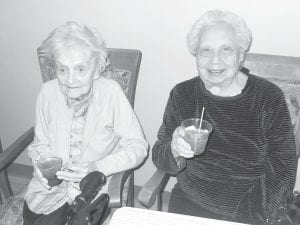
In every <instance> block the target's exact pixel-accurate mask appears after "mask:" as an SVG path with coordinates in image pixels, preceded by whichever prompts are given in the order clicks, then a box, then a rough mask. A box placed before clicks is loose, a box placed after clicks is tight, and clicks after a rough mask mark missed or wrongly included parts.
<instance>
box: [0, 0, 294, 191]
mask: <svg viewBox="0 0 300 225" xmlns="http://www.w3.org/2000/svg"><path fill="white" fill-rule="evenodd" d="M299 6H300V3H298V1H297V0H294V1H292V0H286V1H277V2H276V1H271V0H264V1H259V0H251V1H250V0H248V1H239V0H227V1H224V0H210V1H206V0H188V1H186V0H164V1H161V0H151V1H146V0H144V1H143V0H126V1H124V0H89V1H84V0H65V1H60V0H43V1H39V0H26V1H22V0H1V1H0V27H1V32H0V50H1V51H0V104H1V105H0V106H1V109H0V124H1V125H0V136H1V139H2V143H3V145H4V147H6V146H8V145H9V144H10V143H11V142H12V141H13V140H14V139H15V138H16V137H17V136H19V135H20V134H22V133H23V132H24V131H25V130H26V129H27V128H29V127H30V126H32V125H33V124H34V108H35V97H36V95H37V93H38V91H39V89H40V86H41V84H42V81H41V75H40V69H39V65H38V60H37V57H36V48H37V47H38V46H39V45H40V43H41V42H42V40H44V39H45V37H46V36H47V35H48V33H49V32H50V31H52V30H53V29H54V28H55V27H57V26H59V25H61V24H63V23H65V22H66V21H70V20H73V21H78V22H80V23H84V24H86V25H88V26H92V27H95V28H97V29H98V30H99V31H100V32H101V33H102V34H103V37H104V39H105V40H106V42H107V45H108V47H115V48H133V49H140V50H141V51H142V52H143V59H142V64H141V70H140V77H139V81H138V86H137V93H136V102H135V110H136V113H137V115H138V116H139V118H140V121H141V123H142V125H143V127H144V130H145V134H146V136H147V138H148V141H149V143H150V144H151V146H153V143H154V142H155V138H156V133H157V130H158V128H159V126H160V124H161V121H162V114H163V111H164V107H165V104H166V101H167V98H168V95H169V91H170V90H171V88H172V87H173V86H174V85H175V84H176V83H178V82H180V81H183V80H185V79H189V78H191V77H193V76H195V75H196V68H195V62H194V61H195V60H194V58H193V57H192V56H191V55H190V54H189V52H188V51H187V49H186V44H185V42H186V39H185V38H186V33H187V32H188V30H189V29H190V27H191V25H192V24H193V22H194V21H195V20H196V19H197V18H198V17H199V16H200V15H201V14H202V13H203V12H205V11H206V10H209V9H216V8H218V9H225V10H231V11H233V12H236V13H237V14H240V15H243V17H244V18H245V20H246V21H247V23H248V25H249V27H250V28H251V29H252V31H253V37H254V38H253V44H252V48H251V51H252V52H257V53H266V54H275V55H287V56H299V54H300V53H299V52H300V51H299V50H300V47H299V40H300V31H299V24H300V9H299V8H300V7H299ZM150 155H151V154H150ZM18 162H20V163H23V164H30V161H29V159H28V157H27V155H26V153H25V154H23V155H22V156H21V157H20V158H18ZM153 172H154V167H153V165H152V162H151V158H149V159H148V160H147V162H146V163H145V165H144V166H143V167H141V168H140V169H139V170H138V171H137V173H136V180H135V181H136V184H137V185H143V184H144V183H145V181H146V180H147V179H148V178H149V177H150V176H151V175H152V173H153ZM170 187H171V185H170V186H169V189H170Z"/></svg>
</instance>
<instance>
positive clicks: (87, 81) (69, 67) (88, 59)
mask: <svg viewBox="0 0 300 225" xmlns="http://www.w3.org/2000/svg"><path fill="white" fill-rule="evenodd" d="M93 55H94V54H93V52H92V51H91V50H90V49H88V48H87V47H84V46H81V45H74V46H68V47H63V48H61V49H60V50H59V51H58V52H57V53H56V54H55V64H56V76H57V79H58V82H59V85H60V89H61V91H62V92H63V94H64V95H65V96H67V97H68V98H69V99H80V97H82V96H84V95H85V94H87V93H88V92H89V91H90V90H91V87H92V84H93V80H94V78H96V77H97V73H96V70H97V69H96V58H95V56H93Z"/></svg>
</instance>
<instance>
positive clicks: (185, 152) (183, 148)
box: [171, 126, 194, 159]
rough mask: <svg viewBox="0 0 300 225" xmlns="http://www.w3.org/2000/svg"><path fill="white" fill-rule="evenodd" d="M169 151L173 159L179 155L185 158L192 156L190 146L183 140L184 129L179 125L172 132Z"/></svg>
mask: <svg viewBox="0 0 300 225" xmlns="http://www.w3.org/2000/svg"><path fill="white" fill-rule="evenodd" d="M171 151H172V154H173V156H174V158H175V159H178V157H179V156H181V157H184V158H187V159H189V158H193V157H194V152H193V150H192V149H191V146H190V145H189V143H187V142H186V141H185V140H184V129H183V128H182V127H181V126H179V127H177V128H176V129H175V131H174V133H173V138H172V141H171Z"/></svg>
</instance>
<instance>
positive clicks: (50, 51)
mask: <svg viewBox="0 0 300 225" xmlns="http://www.w3.org/2000/svg"><path fill="white" fill-rule="evenodd" d="M73 45H82V46H84V47H87V48H89V49H90V50H91V51H93V52H94V53H95V54H96V56H97V60H98V61H97V66H98V69H99V72H100V74H101V73H102V72H103V71H104V70H105V69H106V67H107V66H108V64H109V59H108V49H107V48H106V44H105V41H104V39H103V38H102V36H101V34H100V33H99V32H98V31H96V30H94V29H91V28H89V27H87V26H85V25H82V24H79V23H77V22H73V21H70V22H67V23H65V24H63V25H61V26H59V27H58V28H56V29H55V30H54V31H52V32H51V33H50V34H49V36H48V37H47V39H45V40H44V41H43V42H42V44H41V46H40V47H39V48H38V51H41V52H43V53H44V57H46V58H48V59H49V60H51V61H54V60H55V54H56V53H57V52H58V51H60V50H61V49H62V48H63V47H67V46H73ZM100 74H99V75H100Z"/></svg>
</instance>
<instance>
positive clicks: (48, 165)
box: [37, 156, 62, 187]
mask: <svg viewBox="0 0 300 225" xmlns="http://www.w3.org/2000/svg"><path fill="white" fill-rule="evenodd" d="M37 166H38V168H39V169H40V171H41V173H42V174H43V177H45V178H46V179H47V180H48V185H49V186H51V187H54V186H57V185H59V184H60V183H61V182H62V180H61V179H58V178H57V176H56V172H57V171H60V170H61V169H62V158H60V157H58V156H48V157H46V158H44V159H40V160H39V161H38V163H37Z"/></svg>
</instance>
